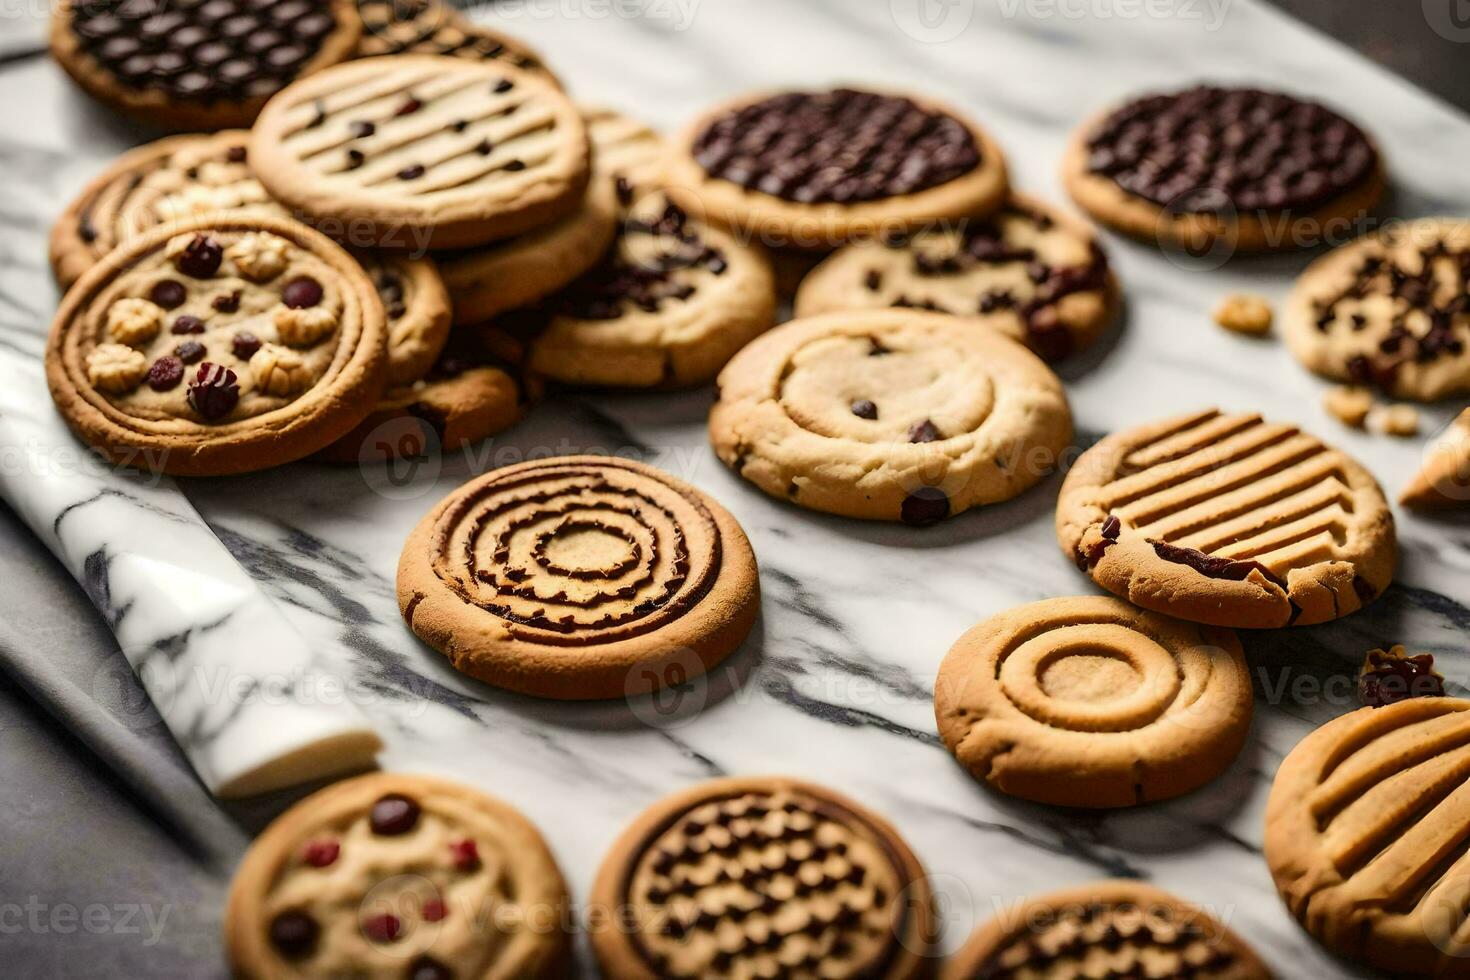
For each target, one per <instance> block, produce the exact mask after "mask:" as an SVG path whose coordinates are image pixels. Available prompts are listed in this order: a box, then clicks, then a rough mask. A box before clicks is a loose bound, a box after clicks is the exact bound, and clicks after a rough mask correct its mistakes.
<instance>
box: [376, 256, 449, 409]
mask: <svg viewBox="0 0 1470 980" xmlns="http://www.w3.org/2000/svg"><path fill="white" fill-rule="evenodd" d="M356 257H357V261H358V262H359V263H360V264H361V265H362V267H363V269H364V271H366V272H367V274H368V276H369V278H371V279H372V281H373V287H374V288H375V289H377V291H378V299H379V300H380V301H381V302H382V304H383V313H384V315H385V316H386V317H387V321H388V386H389V387H390V388H396V387H399V386H401V385H406V384H412V383H413V382H415V381H417V380H419V379H420V378H422V377H423V376H424V375H425V374H428V373H429V369H430V368H432V367H433V366H434V362H436V361H437V360H439V353H440V351H442V350H443V349H444V344H445V343H446V342H447V341H448V340H449V293H448V292H447V291H446V290H445V289H444V280H443V279H441V278H440V277H439V270H438V268H437V267H436V266H435V265H434V260H433V259H430V258H409V257H408V256H404V255H396V254H394V253H392V252H361V253H358V255H357V256H356Z"/></svg>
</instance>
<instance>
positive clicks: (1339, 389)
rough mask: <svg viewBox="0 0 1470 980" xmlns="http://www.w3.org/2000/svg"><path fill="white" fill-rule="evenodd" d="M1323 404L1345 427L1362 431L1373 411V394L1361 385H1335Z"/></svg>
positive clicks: (1329, 390)
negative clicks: (1348, 426) (1369, 414)
mask: <svg viewBox="0 0 1470 980" xmlns="http://www.w3.org/2000/svg"><path fill="white" fill-rule="evenodd" d="M1322 404H1323V406H1324V407H1325V408H1326V409H1327V411H1328V412H1330V413H1331V414H1332V416H1333V417H1334V418H1336V419H1337V420H1338V421H1339V422H1341V423H1342V424H1343V425H1350V426H1352V427H1353V428H1354V429H1361V428H1362V427H1363V424H1364V423H1365V422H1366V421H1367V419H1368V413H1369V412H1371V411H1373V392H1371V391H1369V390H1368V389H1367V388H1364V387H1361V386H1360V385H1334V386H1333V387H1332V388H1329V389H1328V390H1327V394H1326V396H1325V397H1324V398H1323V399H1322Z"/></svg>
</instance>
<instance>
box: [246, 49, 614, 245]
mask: <svg viewBox="0 0 1470 980" xmlns="http://www.w3.org/2000/svg"><path fill="white" fill-rule="evenodd" d="M588 155H589V154H588V145H587V133H586V127H585V126H584V125H583V123H582V117H581V115H580V114H579V113H578V112H577V109H576V107H575V106H573V105H572V103H571V102H569V101H568V100H567V98H566V96H564V95H563V94H562V93H561V92H560V91H559V90H558V89H557V88H556V87H555V86H553V85H552V84H551V83H550V82H548V81H546V80H545V79H544V78H541V77H538V76H536V75H533V74H530V73H527V72H523V71H521V70H519V69H517V68H513V67H511V66H509V65H506V64H503V63H501V62H495V61H468V60H465V59H462V58H449V57H442V56H431V55H393V56H389V57H384V58H364V59H362V60H360V61H354V62H351V63H349V64H345V65H339V66H337V67H335V68H332V69H330V70H328V71H324V72H321V73H319V74H317V75H315V76H313V77H312V78H310V79H305V80H303V81H302V82H300V83H298V84H296V85H293V86H291V88H290V89H289V90H287V91H285V92H282V93H281V94H280V95H278V96H277V97H276V98H274V99H272V100H271V101H270V104H269V105H267V106H266V108H265V110H264V111H263V112H262V113H261V114H260V118H259V119H258V120H257V121H256V124H255V126H254V128H253V129H252V130H251V133H250V160H251V166H252V167H253V168H254V169H255V171H256V173H257V174H258V175H259V177H260V179H261V182H262V183H264V184H265V187H266V189H267V190H268V191H270V193H271V195H272V196H273V197H275V198H277V199H278V200H280V201H282V202H283V203H285V204H286V205H287V206H289V207H292V208H296V209H298V210H300V212H301V213H303V214H305V215H308V216H310V217H312V218H316V219H324V220H332V221H340V222H344V223H346V224H347V226H348V227H349V228H351V229H352V235H351V237H350V239H349V240H351V241H353V242H354V243H358V242H360V241H363V240H364V239H367V240H369V241H371V242H374V243H378V244H389V245H393V246H394V247H398V248H405V249H413V248H418V249H423V248H436V249H438V248H464V247H468V246H471V245H479V244H482V243H484V242H488V241H493V240H496V239H500V238H508V237H510V236H511V235H516V234H519V233H521V232H524V231H529V230H530V229H532V228H535V227H538V226H540V225H543V224H546V223H548V222H551V221H554V220H556V219H557V218H560V217H562V216H564V215H566V214H568V213H570V212H571V211H572V210H574V209H575V208H576V206H577V202H578V201H579V200H580V199H581V197H582V192H583V191H584V190H585V189H586V186H587V178H588V166H589V163H588Z"/></svg>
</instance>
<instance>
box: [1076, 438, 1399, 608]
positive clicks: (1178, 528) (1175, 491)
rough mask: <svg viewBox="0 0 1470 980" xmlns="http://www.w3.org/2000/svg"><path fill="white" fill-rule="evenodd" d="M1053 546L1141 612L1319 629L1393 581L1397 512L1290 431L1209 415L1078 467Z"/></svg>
mask: <svg viewBox="0 0 1470 980" xmlns="http://www.w3.org/2000/svg"><path fill="white" fill-rule="evenodd" d="M1056 519H1057V538H1058V540H1059V541H1060V542H1061V546H1062V550H1063V551H1064V552H1065V553H1066V554H1067V556H1068V557H1070V558H1073V559H1074V560H1075V561H1076V562H1077V565H1078V567H1079V568H1081V569H1082V570H1083V571H1085V572H1086V573H1087V574H1088V575H1090V576H1092V580H1093V581H1094V582H1096V583H1097V584H1098V585H1101V586H1102V587H1103V588H1105V589H1107V590H1108V591H1109V592H1113V593H1116V594H1117V595H1120V596H1123V597H1124V598H1125V599H1127V600H1128V601H1130V602H1132V603H1133V604H1134V605H1136V606H1142V607H1143V608H1145V609H1151V610H1153V611H1155V612H1161V613H1167V614H1168V615H1171V616H1177V617H1179V618H1180V619H1187V620H1190V621H1191V622H1196V623H1208V624H1211V625H1214V626H1230V627H1235V628H1240V629H1274V628H1276V627H1280V626H1291V625H1299V626H1305V625H1307V624H1309V623H1323V622H1326V621H1328V620H1331V619H1336V618H1338V617H1339V616H1346V615H1347V614H1348V613H1351V612H1356V611H1357V610H1358V609H1360V608H1362V607H1363V606H1364V605H1366V604H1367V603H1369V602H1371V601H1373V600H1374V599H1376V598H1377V597H1378V596H1379V595H1381V594H1382V593H1383V590H1384V589H1386V588H1387V587H1388V584H1389V582H1390V581H1391V580H1392V579H1393V571H1394V564H1395V562H1396V559H1397V548H1396V545H1395V537H1394V523H1393V515H1392V514H1390V513H1389V510H1388V503H1387V501H1385V500H1384V499H1383V491H1382V490H1380V489H1379V487H1378V484H1377V482H1375V481H1374V479H1373V477H1372V475H1371V474H1370V473H1369V472H1368V471H1367V470H1366V469H1364V468H1363V467H1362V466H1361V465H1360V464H1359V463H1358V462H1357V461H1355V460H1353V459H1350V458H1349V457H1348V456H1347V455H1345V454H1344V453H1341V452H1339V451H1338V450H1336V449H1332V448H1330V447H1328V446H1325V445H1323V444H1322V443H1321V442H1319V441H1317V439H1316V438H1314V437H1313V436H1310V435H1307V434H1306V433H1305V432H1302V431H1301V430H1300V429H1298V428H1296V426H1293V425H1284V424H1278V423H1274V422H1266V421H1264V420H1263V419H1262V418H1261V417H1260V416H1259V415H1226V414H1223V413H1221V412H1219V411H1215V410H1209V411H1203V412H1196V413H1194V414H1192V415H1183V416H1178V417H1176V418H1171V419H1167V420H1165V421H1162V422H1154V423H1150V424H1148V425H1141V426H1138V427H1136V428H1133V429H1127V430H1125V431H1123V432H1117V433H1114V434H1112V435H1110V436H1108V437H1107V438H1105V439H1103V440H1102V441H1101V442H1099V443H1097V445H1095V446H1093V447H1092V448H1091V449H1089V450H1087V452H1085V453H1083V454H1082V456H1081V457H1080V458H1079V459H1078V460H1077V463H1076V464H1075V465H1074V466H1073V467H1072V471H1071V472H1070V473H1068V474H1067V480H1066V482H1065V483H1064V484H1063V485H1062V493H1061V497H1060V499H1059V500H1058V502H1057V518H1056Z"/></svg>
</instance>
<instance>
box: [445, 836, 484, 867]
mask: <svg viewBox="0 0 1470 980" xmlns="http://www.w3.org/2000/svg"><path fill="white" fill-rule="evenodd" d="M449 853H450V854H452V855H453V856H454V866H455V867H456V868H458V869H459V870H461V871H473V870H475V869H476V868H478V867H479V866H480V848H479V846H478V845H477V844H475V842H474V841H472V840H470V839H468V838H466V839H465V840H457V841H454V842H453V843H451V844H450V845H449Z"/></svg>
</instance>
